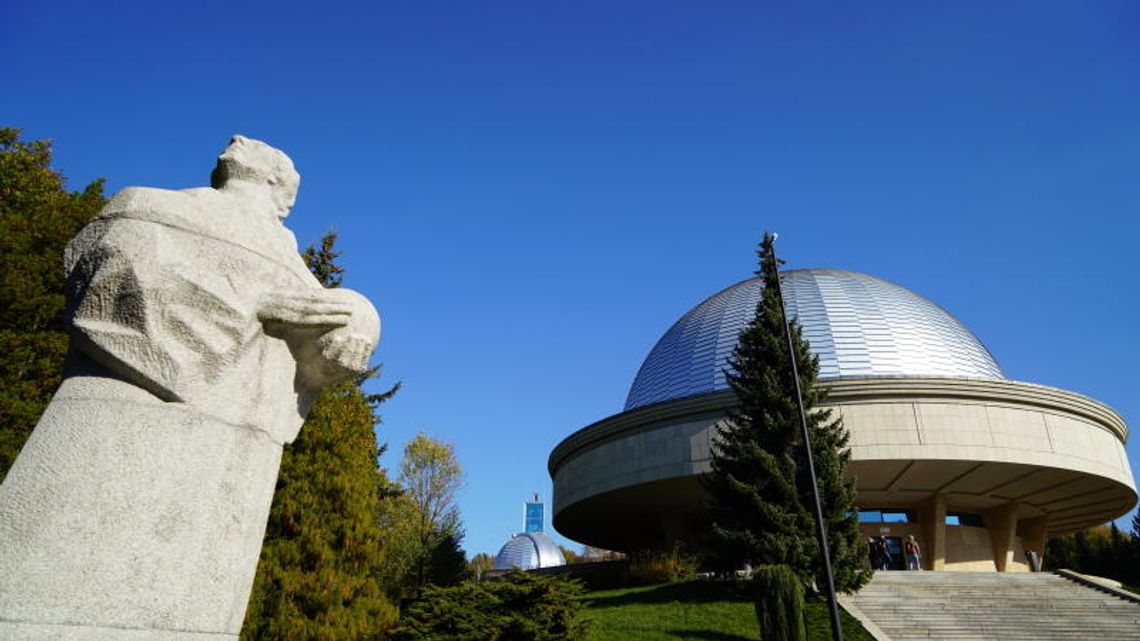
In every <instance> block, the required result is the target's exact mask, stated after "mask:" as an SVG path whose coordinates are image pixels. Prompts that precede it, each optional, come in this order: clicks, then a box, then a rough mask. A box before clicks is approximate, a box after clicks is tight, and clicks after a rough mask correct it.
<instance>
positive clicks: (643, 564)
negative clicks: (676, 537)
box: [629, 547, 697, 585]
mask: <svg viewBox="0 0 1140 641" xmlns="http://www.w3.org/2000/svg"><path fill="white" fill-rule="evenodd" d="M696 573H697V560H696V558H694V557H692V556H690V555H687V554H684V553H683V552H681V550H680V548H676V547H675V548H673V549H672V550H669V551H652V550H645V551H641V552H635V553H634V554H633V555H632V556H631V557H630V560H629V580H630V583H631V584H633V585H652V584H655V583H668V582H670V581H681V580H684V579H690V578H692V577H693V576H695V575H696Z"/></svg>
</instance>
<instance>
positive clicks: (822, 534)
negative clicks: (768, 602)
mask: <svg viewBox="0 0 1140 641" xmlns="http://www.w3.org/2000/svg"><path fill="white" fill-rule="evenodd" d="M777 237H778V234H772V269H773V271H775V272H776V297H777V298H779V299H780V314H781V316H782V317H783V319H784V337H785V338H786V339H787V341H788V358H789V359H790V360H791V361H792V381H794V382H795V386H796V406H797V407H799V410H800V427H801V428H802V429H803V437H804V450H805V453H806V454H807V466H808V476H810V477H811V495H812V498H813V499H815V501H814V502H815V533H816V537H817V538H818V539H819V550H820V554H821V555H822V556H823V575H824V578H825V579H826V581H827V604H828V606H829V609H830V610H831V638H832V639H834V640H835V641H843V627H842V625H841V624H840V622H839V601H838V600H837V599H836V597H835V579H834V578H833V577H832V574H831V552H830V551H829V550H828V547H827V527H826V526H825V525H824V523H823V507H822V505H821V504H820V502H819V483H818V482H817V481H816V478H815V462H814V461H813V460H812V456H811V434H810V432H809V431H808V424H807V413H806V412H804V397H803V393H802V392H801V391H800V371H799V366H798V365H797V363H796V350H795V346H794V345H793V344H792V328H791V327H790V326H789V325H788V312H787V308H786V307H785V306H784V292H783V288H782V287H781V286H780V260H779V259H778V258H776V238H777Z"/></svg>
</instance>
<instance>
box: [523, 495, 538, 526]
mask: <svg viewBox="0 0 1140 641" xmlns="http://www.w3.org/2000/svg"><path fill="white" fill-rule="evenodd" d="M542 521H543V507H542V501H540V500H539V499H538V495H537V494H535V495H534V499H533V500H531V501H527V502H526V512H525V513H524V515H523V532H526V533H527V534H532V533H534V532H541V531H542Z"/></svg>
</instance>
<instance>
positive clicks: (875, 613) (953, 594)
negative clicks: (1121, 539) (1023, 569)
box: [844, 572, 1140, 641]
mask: <svg viewBox="0 0 1140 641" xmlns="http://www.w3.org/2000/svg"><path fill="white" fill-rule="evenodd" d="M844 601H845V607H847V608H848V610H849V611H851V613H852V614H854V615H855V616H856V617H858V618H861V619H864V621H866V620H869V621H870V623H871V624H872V625H868V626H867V627H868V629H869V630H871V631H872V633H876V632H880V634H878V635H877V636H880V637H883V639H882V641H886V640H888V639H889V641H911V640H913V639H954V640H959V639H962V640H965V639H970V640H977V641H983V640H990V639H994V640H1000V641H1014V640H1022V639H1024V640H1026V641H1029V640H1032V641H1068V640H1073V641H1126V640H1130V639H1136V640H1138V641H1140V603H1136V602H1132V601H1128V600H1126V599H1123V598H1120V597H1118V596H1114V595H1113V594H1110V593H1107V592H1104V591H1102V590H1098V589H1094V588H1092V587H1088V586H1086V585H1081V584H1080V583H1077V582H1075V581H1073V580H1070V579H1067V578H1064V577H1062V576H1058V575H1056V574H1048V573H1037V574H1030V573H997V572H876V573H875V578H874V579H873V580H872V581H871V582H870V583H869V584H868V585H867V586H866V587H864V588H863V589H862V590H861V591H860V592H859V593H858V594H855V595H853V596H850V597H847V598H846V599H844ZM851 606H854V607H851ZM875 627H877V628H878V630H874V629H873V628H875Z"/></svg>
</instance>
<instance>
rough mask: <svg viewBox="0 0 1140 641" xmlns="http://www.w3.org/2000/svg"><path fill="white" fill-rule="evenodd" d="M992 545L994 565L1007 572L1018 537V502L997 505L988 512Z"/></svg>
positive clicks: (988, 525)
mask: <svg viewBox="0 0 1140 641" xmlns="http://www.w3.org/2000/svg"><path fill="white" fill-rule="evenodd" d="M986 521H987V523H986V525H987V527H988V528H989V531H990V545H991V546H993V550H994V567H995V568H996V569H997V571H998V572H1005V571H1006V569H1007V568H1009V567H1010V565H1011V564H1012V563H1013V546H1014V543H1015V542H1016V539H1017V503H1016V502H1010V503H1006V504H1005V505H1001V506H998V507H995V508H994V509H992V510H990V511H989V512H988V513H987V514H986Z"/></svg>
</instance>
